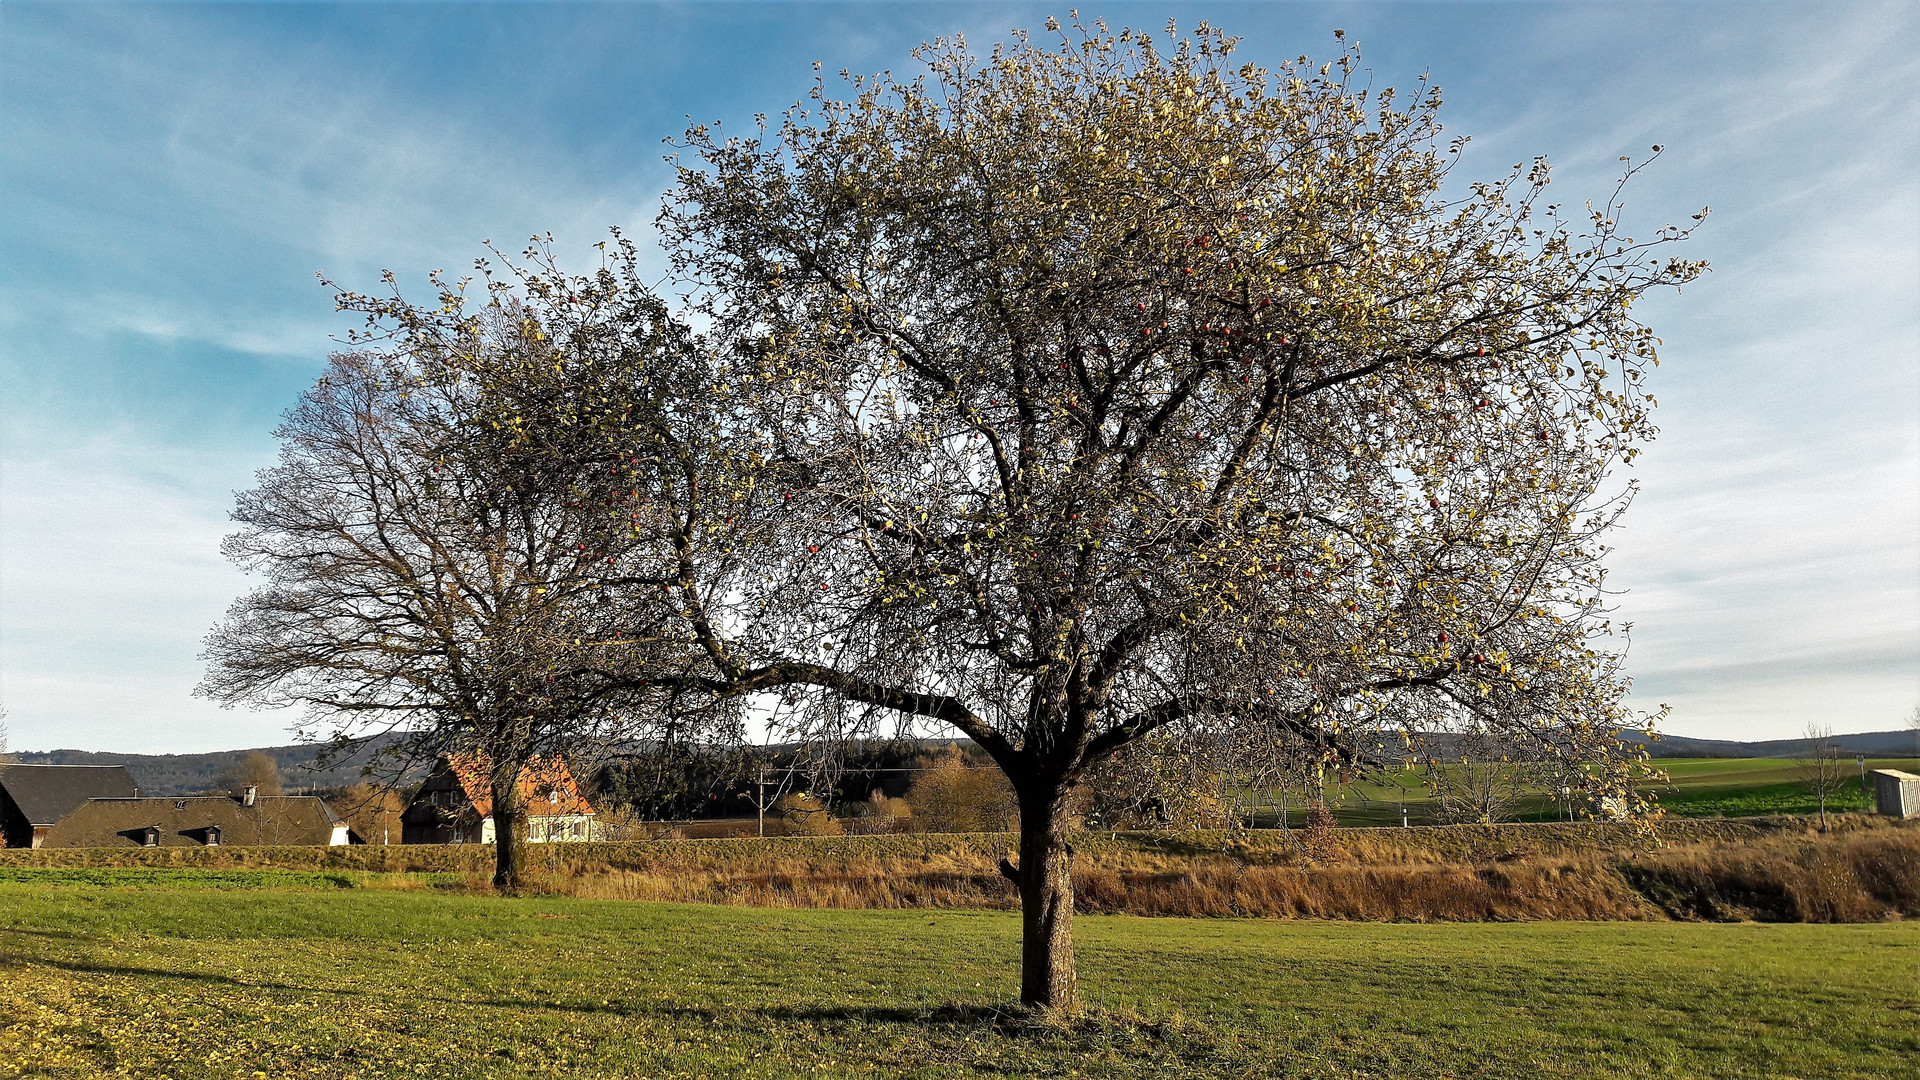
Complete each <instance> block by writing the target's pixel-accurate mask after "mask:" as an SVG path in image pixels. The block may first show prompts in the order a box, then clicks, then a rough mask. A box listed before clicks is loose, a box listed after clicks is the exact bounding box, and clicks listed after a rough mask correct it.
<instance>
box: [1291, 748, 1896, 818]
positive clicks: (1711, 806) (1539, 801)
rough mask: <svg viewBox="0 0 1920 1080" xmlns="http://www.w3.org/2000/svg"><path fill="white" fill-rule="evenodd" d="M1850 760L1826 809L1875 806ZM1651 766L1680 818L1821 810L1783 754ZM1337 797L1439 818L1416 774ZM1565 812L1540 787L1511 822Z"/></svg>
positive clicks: (1886, 765) (1653, 788) (1884, 763)
mask: <svg viewBox="0 0 1920 1080" xmlns="http://www.w3.org/2000/svg"><path fill="white" fill-rule="evenodd" d="M1845 763H1846V770H1847V777H1848V781H1847V785H1846V787H1845V789H1844V790H1842V791H1841V792H1839V793H1838V794H1837V795H1835V796H1833V797H1831V798H1829V799H1828V800H1827V809H1828V811H1829V812H1834V813H1860V812H1863V811H1871V810H1872V808H1873V807H1872V797H1871V795H1870V794H1869V793H1868V792H1867V790H1866V789H1865V788H1864V787H1863V786H1862V784H1861V782H1860V779H1859V776H1858V773H1859V771H1860V767H1859V765H1858V764H1856V763H1855V761H1854V759H1852V758H1847V759H1846V762H1845ZM1653 765H1654V767H1656V768H1658V769H1660V770H1661V771H1663V772H1665V773H1666V775H1667V778H1666V779H1665V780H1664V781H1661V782H1659V783H1653V784H1648V785H1646V787H1645V789H1644V790H1646V791H1647V792H1648V793H1649V794H1652V795H1654V796H1655V797H1656V798H1658V799H1659V802H1660V806H1661V809H1662V810H1664V811H1665V812H1666V813H1668V814H1670V815H1673V816H1675V817H1764V816H1774V815H1783V814H1814V813H1818V812H1819V810H1820V803H1819V800H1817V799H1815V798H1814V796H1813V795H1811V794H1809V793H1808V791H1807V787H1806V783H1805V782H1804V780H1803V779H1802V772H1801V766H1800V764H1799V763H1798V762H1795V761H1791V760H1788V759H1785V758H1656V759H1655V760H1654V761H1653ZM1442 767H1443V768H1444V767H1445V766H1442ZM1866 768H1867V769H1868V770H1873V769H1903V770H1905V771H1907V772H1920V759H1917V758H1868V759H1867V763H1866ZM1337 798H1338V802H1337V804H1336V805H1335V807H1334V816H1335V817H1336V818H1337V819H1338V820H1339V822H1340V824H1341V825H1344V826H1348V827H1359V826H1370V825H1398V824H1400V808H1401V807H1402V806H1404V807H1406V810H1407V819H1408V821H1409V822H1410V823H1412V824H1415V825H1424V824H1429V823H1431V822H1432V821H1433V806H1432V800H1431V798H1430V797H1429V795H1428V792H1427V791H1426V790H1425V789H1424V788H1423V787H1421V785H1420V778H1419V774H1418V773H1417V772H1408V773H1394V774H1391V775H1390V776H1389V777H1387V778H1386V779H1385V780H1383V781H1381V782H1362V783H1354V784H1349V785H1347V786H1346V787H1345V788H1342V789H1339V791H1338V792H1337ZM1305 810H1306V802H1305V800H1304V799H1303V798H1301V797H1299V796H1298V795H1296V796H1295V797H1294V798H1293V799H1291V800H1288V813H1289V815H1290V816H1291V815H1298V814H1304V813H1305ZM1560 816H1561V810H1560V808H1559V807H1558V806H1557V805H1556V804H1555V803H1554V801H1553V799H1552V798H1551V797H1550V796H1549V795H1548V794H1547V793H1546V792H1544V791H1541V792H1537V793H1535V794H1534V795H1532V796H1531V797H1529V798H1525V799H1523V800H1522V801H1521V802H1520V803H1519V805H1518V806H1517V807H1516V811H1515V813H1514V815H1513V820H1516V821H1554V820H1558V819H1559V818H1560ZM1262 823H1263V824H1265V822H1264V820H1263V822H1262ZM1295 823H1297V822H1295Z"/></svg>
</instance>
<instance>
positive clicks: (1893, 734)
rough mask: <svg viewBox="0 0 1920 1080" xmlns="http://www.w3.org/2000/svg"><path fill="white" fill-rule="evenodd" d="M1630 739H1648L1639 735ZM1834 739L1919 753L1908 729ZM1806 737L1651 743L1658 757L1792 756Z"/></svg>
mask: <svg viewBox="0 0 1920 1080" xmlns="http://www.w3.org/2000/svg"><path fill="white" fill-rule="evenodd" d="M1626 738H1627V741H1629V742H1645V741H1646V739H1645V738H1644V737H1643V736H1639V735H1629V736H1627V737H1626ZM1833 741H1834V742H1835V743H1836V744H1837V745H1838V746H1839V747H1840V749H1841V751H1842V752H1843V753H1846V754H1865V755H1866V756H1868V757H1914V756H1920V735H1916V734H1915V733H1914V732H1913V731H1912V730H1906V731H1863V732H1861V733H1859V734H1857V735H1835V736H1834V737H1833ZM1806 746H1807V740H1805V739H1767V740H1764V741H1760V742H1736V741H1734V740H1731V739H1690V738H1687V737H1686V736H1684V735H1665V736H1662V737H1661V738H1660V740H1659V741H1658V742H1655V743H1653V744H1652V746H1651V747H1649V752H1650V753H1651V754H1652V755H1653V756H1654V757H1657V758H1668V757H1709V758H1712V757H1717V758H1790V757H1794V756H1795V755H1798V754H1801V753H1804V752H1805V751H1806Z"/></svg>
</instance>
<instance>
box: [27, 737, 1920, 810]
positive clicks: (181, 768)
mask: <svg viewBox="0 0 1920 1080" xmlns="http://www.w3.org/2000/svg"><path fill="white" fill-rule="evenodd" d="M1628 738H1629V739H1631V740H1633V741H1639V739H1638V737H1637V736H1628ZM1834 742H1835V743H1837V744H1839V746H1840V750H1841V752H1842V753H1843V754H1847V755H1853V754H1865V755H1867V756H1869V757H1907V756H1911V755H1915V754H1916V753H1920V735H1916V733H1915V732H1913V731H1912V730H1901V731H1871V732H1863V733H1860V734H1856V735H1836V736H1834ZM1805 746H1806V742H1805V740H1803V739H1770V740H1766V741H1762V742H1739V741H1735V740H1730V739H1692V738H1687V737H1686V736H1682V735H1668V736H1666V737H1664V738H1662V739H1660V740H1659V741H1658V742H1656V743H1654V744H1653V756H1654V757H1661V758H1673V757H1723V758H1791V757H1794V756H1796V755H1798V754H1800V753H1802V752H1803V751H1804V749H1805ZM257 749H258V752H260V753H262V754H266V755H267V756H269V757H271V758H273V759H274V760H275V761H276V762H278V763H279V765H280V776H281V782H282V783H283V784H284V785H285V786H286V789H287V790H288V791H289V792H293V791H300V790H306V789H311V788H332V787H344V786H346V785H348V784H354V783H358V782H359V781H360V780H361V772H360V769H361V765H362V763H363V762H364V760H365V757H364V755H363V756H362V757H359V758H356V759H354V760H352V761H347V762H340V763H336V764H334V765H333V766H331V767H330V768H325V769H322V768H320V767H319V766H318V763H317V761H316V758H317V757H318V755H319V752H320V747H318V746H313V745H308V744H299V745H294V746H262V747H258V748H257ZM254 752H255V751H254V750H221V751H217V752H214V753H210V754H113V753H94V752H91V751H87V750H45V751H38V752H34V751H23V752H20V753H16V754H14V755H13V757H14V760H16V761H19V762H22V763H24V764H31V765H125V766H126V767H127V771H128V772H131V773H132V774H133V781H134V783H136V784H138V785H140V793H141V794H143V795H187V794H192V793H194V792H199V791H206V790H208V789H210V788H213V787H216V786H218V782H219V777H220V775H221V774H222V773H224V772H226V771H228V770H229V769H232V768H234V767H235V766H236V765H238V764H239V762H240V759H241V758H242V757H244V756H245V755H247V754H251V753H254Z"/></svg>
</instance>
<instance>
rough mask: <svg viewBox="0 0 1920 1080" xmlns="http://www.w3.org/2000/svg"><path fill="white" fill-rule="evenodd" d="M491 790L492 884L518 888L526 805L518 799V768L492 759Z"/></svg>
mask: <svg viewBox="0 0 1920 1080" xmlns="http://www.w3.org/2000/svg"><path fill="white" fill-rule="evenodd" d="M489 779H490V781H491V784H490V786H491V788H492V793H493V887H494V889H496V890H497V891H499V892H503V893H514V892H519V891H520V886H521V884H522V872H523V871H524V870H525V868H526V836H525V833H526V819H527V812H526V807H525V806H524V805H523V804H522V803H521V802H520V769H519V767H518V765H517V764H508V765H506V766H505V767H503V766H502V765H501V763H500V762H498V761H495V762H494V766H493V773H492V776H491V777H490V778H489Z"/></svg>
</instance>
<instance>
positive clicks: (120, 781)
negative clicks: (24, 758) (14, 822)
mask: <svg viewBox="0 0 1920 1080" xmlns="http://www.w3.org/2000/svg"><path fill="white" fill-rule="evenodd" d="M0 790H5V791H6V793H7V795H8V797H9V798H11V799H12V800H13V805H15V806H17V807H19V808H20V813H21V814H22V815H24V816H25V817H26V819H27V823H28V824H29V825H52V824H54V823H55V822H57V821H59V820H60V819H61V818H63V817H66V816H67V815H68V814H70V813H72V812H73V811H74V809H75V808H76V807H78V806H79V805H80V804H81V803H84V802H86V801H87V800H88V799H126V798H132V797H133V796H135V795H137V794H139V789H138V788H136V787H135V786H134V784H133V774H132V773H130V772H128V771H127V767H126V766H125V765H0Z"/></svg>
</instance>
